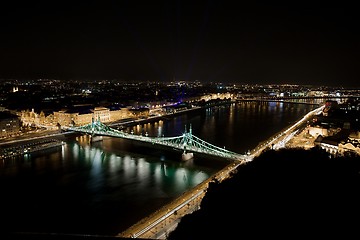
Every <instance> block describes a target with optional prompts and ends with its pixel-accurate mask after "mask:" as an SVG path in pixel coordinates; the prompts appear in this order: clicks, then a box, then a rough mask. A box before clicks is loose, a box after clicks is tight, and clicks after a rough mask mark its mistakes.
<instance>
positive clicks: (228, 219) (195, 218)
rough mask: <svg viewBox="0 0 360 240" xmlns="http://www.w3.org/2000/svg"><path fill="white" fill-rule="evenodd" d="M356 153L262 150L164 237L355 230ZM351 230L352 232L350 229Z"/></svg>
mask: <svg viewBox="0 0 360 240" xmlns="http://www.w3.org/2000/svg"><path fill="white" fill-rule="evenodd" d="M359 171H360V158H359V157H355V158H336V159H330V158H329V157H328V154H327V153H326V152H324V151H322V150H319V149H315V148H314V149H311V150H307V151H306V150H302V149H291V150H288V149H283V150H279V151H272V150H270V151H267V152H265V153H263V154H262V155H261V156H259V157H258V158H256V159H254V160H253V161H252V162H250V163H248V164H247V165H244V166H241V167H240V168H239V169H238V171H237V173H236V174H234V176H233V177H232V178H230V179H228V180H225V181H223V182H222V183H220V184H219V183H213V184H212V185H211V186H210V187H209V190H208V193H207V194H206V196H205V197H204V199H203V201H202V204H201V209H200V210H198V211H196V212H194V213H193V214H191V215H187V216H185V217H184V218H183V219H182V221H181V222H180V224H179V226H178V227H177V228H176V230H175V231H173V232H172V233H170V235H169V238H168V239H169V240H175V239H235V238H236V239H244V237H251V238H267V239H268V238H272V237H273V238H274V239H275V238H279V237H280V238H286V239H293V238H299V237H302V238H313V237H321V238H322V239H325V238H326V237H338V238H340V237H341V239H344V238H346V236H351V235H353V234H354V235H353V236H357V235H358V226H359V222H360V221H359V217H360V215H359V212H360V210H359V207H360V201H359V200H360V197H359V192H360V175H359ZM355 234H356V235H355Z"/></svg>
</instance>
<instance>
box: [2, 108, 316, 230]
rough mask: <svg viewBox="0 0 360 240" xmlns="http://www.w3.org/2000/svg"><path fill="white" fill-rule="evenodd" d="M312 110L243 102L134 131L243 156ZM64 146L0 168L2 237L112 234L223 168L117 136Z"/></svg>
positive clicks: (76, 138) (78, 139) (216, 161)
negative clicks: (188, 132)
mask: <svg viewBox="0 0 360 240" xmlns="http://www.w3.org/2000/svg"><path fill="white" fill-rule="evenodd" d="M316 107H317V106H315V105H306V104H290V103H276V102H268V103H267V102H265V103H257V102H243V103H236V104H232V105H228V106H218V107H212V108H209V109H203V110H201V111H194V112H188V113H186V114H183V115H179V116H176V117H174V118H168V119H164V120H162V121H158V122H154V123H147V124H142V125H137V126H134V127H131V128H127V129H124V131H127V132H131V131H133V132H134V134H148V136H150V137H156V136H178V135H181V134H182V133H183V132H184V131H185V126H186V128H187V129H189V128H190V125H191V127H192V133H193V134H194V135H196V136H197V137H199V138H201V139H203V140H205V141H207V142H209V143H211V144H214V145H216V146H219V147H225V148H226V149H227V150H231V151H234V152H237V153H241V154H244V153H245V152H246V151H248V150H250V149H252V148H254V147H255V146H256V145H257V144H258V143H259V142H261V141H264V140H266V139H267V138H269V137H270V136H271V135H273V134H275V133H277V132H279V131H280V130H283V129H285V128H286V127H288V126H290V125H291V124H293V123H294V122H296V120H298V119H300V118H301V117H302V116H304V115H305V114H306V113H308V112H309V111H311V110H313V109H315V108H316ZM64 140H65V142H66V144H65V145H64V146H62V147H61V146H60V147H54V148H51V149H47V150H43V151H39V152H36V153H32V154H29V155H25V156H23V157H16V158H12V159H5V160H3V161H2V162H0V191H1V197H0V207H1V218H2V224H1V225H0V229H1V232H30V233H54V234H56V233H61V234H91V235H111V236H114V235H116V234H118V233H120V232H122V231H124V230H125V229H127V228H128V227H130V226H131V225H133V224H134V223H136V222H137V221H139V220H140V219H142V218H143V217H146V216H147V215H149V214H151V213H152V212H154V211H155V210H157V209H158V208H160V207H161V206H163V205H164V204H166V203H168V202H170V201H171V200H173V199H174V198H176V197H178V196H179V195H180V194H182V193H183V192H185V191H187V190H188V189H191V188H192V187H194V186H196V185H197V184H199V183H201V182H202V181H204V180H205V179H207V178H209V177H210V176H211V175H212V174H214V173H216V172H217V171H219V170H220V169H222V168H223V167H225V166H226V165H227V164H229V163H230V162H229V161H228V160H225V159H220V158H215V157H206V156H197V155H196V153H195V157H194V159H193V160H190V161H187V162H183V161H181V152H180V151H175V150H173V149H164V148H160V147H156V146H154V145H147V144H143V143H142V144H140V143H138V142H134V141H130V140H124V139H119V138H111V137H104V138H103V140H102V141H98V142H93V143H90V142H89V139H88V137H87V136H86V135H75V134H73V135H71V136H70V135H68V136H66V137H64Z"/></svg>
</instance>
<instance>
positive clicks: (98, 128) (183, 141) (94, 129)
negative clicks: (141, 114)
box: [67, 120, 248, 161]
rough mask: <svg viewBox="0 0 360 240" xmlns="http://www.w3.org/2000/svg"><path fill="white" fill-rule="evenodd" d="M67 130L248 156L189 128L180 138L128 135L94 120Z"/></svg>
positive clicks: (235, 157) (233, 156)
mask: <svg viewBox="0 0 360 240" xmlns="http://www.w3.org/2000/svg"><path fill="white" fill-rule="evenodd" d="M67 130H70V131H75V132H82V133H88V134H91V135H92V136H95V135H99V136H111V137H119V138H125V139H130V140H136V141H141V142H147V143H151V144H158V145H162V146H166V147H172V148H175V149H179V150H184V151H186V152H197V153H202V154H208V155H213V156H218V157H223V158H227V159H232V160H238V161H248V156H246V155H241V154H238V153H235V152H231V151H228V150H226V149H223V148H220V147H217V146H215V145H212V144H210V143H207V142H205V141H204V140H201V139H200V138H198V137H196V136H194V135H193V134H192V129H191V126H190V130H189V131H188V132H186V129H185V133H183V134H182V135H181V136H176V137H148V136H142V135H134V134H129V133H125V132H123V131H119V130H116V129H113V128H111V127H109V126H107V125H105V124H103V123H101V122H100V121H94V120H93V121H92V122H91V123H90V124H87V125H83V126H79V127H69V128H67Z"/></svg>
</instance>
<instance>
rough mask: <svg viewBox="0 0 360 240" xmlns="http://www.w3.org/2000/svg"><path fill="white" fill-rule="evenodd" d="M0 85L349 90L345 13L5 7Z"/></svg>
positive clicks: (123, 5) (349, 12)
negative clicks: (46, 82)
mask: <svg viewBox="0 0 360 240" xmlns="http://www.w3.org/2000/svg"><path fill="white" fill-rule="evenodd" d="M0 20H1V21H0V29H1V30H0V31H1V34H2V38H1V39H0V52H1V55H0V79H6V78H14V79H31V78H49V79H51V78H54V79H79V80H81V79H93V80H99V79H119V80H125V81H159V82H167V81H171V80H173V79H176V80H187V81H195V80H199V81H201V82H224V83H244V84H246V83H248V84H299V85H308V84H312V85H325V86H326V85H328V86H341V87H355V88H356V87H359V83H358V82H359V71H358V64H359V60H358V56H359V50H360V49H359V44H358V43H359V42H360V41H359V40H360V39H359V37H360V35H359V33H360V30H359V28H358V26H357V21H356V20H357V13H356V8H355V5H354V4H350V3H347V2H346V1H345V2H341V3H339V2H337V3H336V4H335V3H331V2H326V3H324V4H320V3H314V2H310V1H302V2H301V3H299V4H297V3H260V2H257V1H252V2H251V3H242V2H239V3H235V2H233V1H196V2H191V1H116V2H103V1H102V2H100V1H88V2H85V3H80V2H78V3H75V2H70V1H51V2H24V3H21V4H19V3H18V2H17V3H8V4H7V5H6V6H4V7H3V8H2V9H1V14H0Z"/></svg>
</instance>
